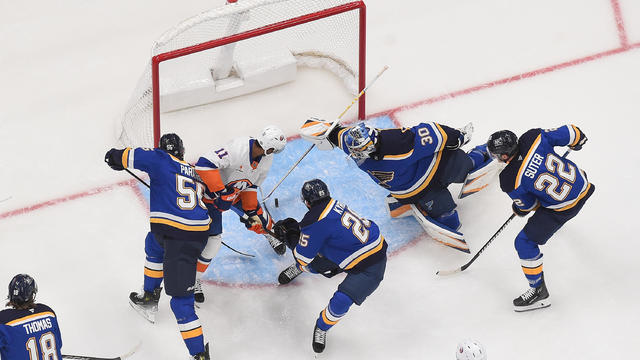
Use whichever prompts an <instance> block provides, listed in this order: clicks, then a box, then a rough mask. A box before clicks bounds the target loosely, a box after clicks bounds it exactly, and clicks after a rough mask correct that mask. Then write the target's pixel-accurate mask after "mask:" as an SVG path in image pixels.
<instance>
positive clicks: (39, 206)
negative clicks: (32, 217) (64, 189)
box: [0, 179, 136, 219]
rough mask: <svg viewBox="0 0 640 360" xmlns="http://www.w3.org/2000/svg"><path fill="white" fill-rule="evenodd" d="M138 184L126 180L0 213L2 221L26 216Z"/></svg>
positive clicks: (133, 180)
mask: <svg viewBox="0 0 640 360" xmlns="http://www.w3.org/2000/svg"><path fill="white" fill-rule="evenodd" d="M135 183H136V180H135V179H132V180H125V181H121V182H118V183H115V184H111V185H105V186H99V187H97V188H93V189H90V190H87V191H83V192H81V193H77V194H73V195H69V196H64V197H61V198H57V199H53V200H49V201H45V202H42V203H39V204H35V205H31V206H27V207H23V208H20V209H16V210H11V211H8V212H5V213H0V219H5V218H8V217H13V216H17V215H22V214H26V213H30V212H32V211H35V210H39V209H42V208H45V207H49V206H54V205H58V204H62V203H65V202H68V201H71V200H77V199H81V198H85V197H89V196H93V195H98V194H102V193H103V192H107V191H111V190H113V189H116V188H119V187H121V186H131V187H133V186H134V185H135Z"/></svg>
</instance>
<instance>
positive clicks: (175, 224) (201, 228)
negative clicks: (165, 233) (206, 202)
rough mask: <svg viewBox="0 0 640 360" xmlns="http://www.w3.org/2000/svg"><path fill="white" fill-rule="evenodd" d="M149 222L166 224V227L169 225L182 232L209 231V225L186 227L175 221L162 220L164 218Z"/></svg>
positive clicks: (153, 219)
mask: <svg viewBox="0 0 640 360" xmlns="http://www.w3.org/2000/svg"><path fill="white" fill-rule="evenodd" d="M149 222H151V223H152V224H164V225H169V226H171V227H174V228H177V229H180V230H185V231H207V230H209V224H207V225H185V224H181V223H179V222H177V221H173V220H169V219H162V218H151V219H149ZM209 223H211V221H209Z"/></svg>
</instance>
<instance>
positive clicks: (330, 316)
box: [316, 291, 353, 331]
mask: <svg viewBox="0 0 640 360" xmlns="http://www.w3.org/2000/svg"><path fill="white" fill-rule="evenodd" d="M351 304H353V301H352V300H351V298H350V297H349V296H347V295H346V294H345V293H343V292H341V291H336V292H335V293H334V294H333V297H332V298H331V300H329V305H327V307H326V308H325V309H324V310H322V312H321V313H320V315H319V316H318V320H317V321H316V326H317V327H318V328H320V329H322V330H324V331H327V330H329V329H331V327H333V325H335V324H337V323H338V321H340V319H341V318H342V317H343V316H344V315H345V314H346V313H347V311H349V307H351Z"/></svg>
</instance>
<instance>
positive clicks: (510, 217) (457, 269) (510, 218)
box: [436, 213, 516, 275]
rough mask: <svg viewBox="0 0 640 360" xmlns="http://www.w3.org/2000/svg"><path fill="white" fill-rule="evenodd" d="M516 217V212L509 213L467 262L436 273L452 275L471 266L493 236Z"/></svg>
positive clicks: (496, 235)
mask: <svg viewBox="0 0 640 360" xmlns="http://www.w3.org/2000/svg"><path fill="white" fill-rule="evenodd" d="M514 217H516V214H515V213H513V214H511V216H509V218H508V219H507V221H505V222H504V224H502V226H500V229H498V231H496V233H495V234H493V236H492V237H491V239H489V241H487V242H486V243H485V244H484V245H483V246H482V247H481V248H480V250H478V252H477V253H476V254H475V255H473V257H472V258H471V260H469V262H467V263H466V264H464V265H462V266H460V267H459V268H456V269H453V270H438V271H436V275H452V274H455V273H459V272H461V271H464V270H465V269H466V268H468V267H469V266H471V264H473V262H474V261H476V259H477V258H478V256H480V254H482V252H483V251H484V250H485V249H486V248H487V247H488V246H489V244H491V242H492V241H493V240H495V238H497V237H498V234H500V233H501V232H502V230H504V228H505V227H507V225H508V224H509V223H510V222H511V220H513V218H514Z"/></svg>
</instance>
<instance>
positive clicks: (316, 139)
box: [300, 118, 497, 253]
mask: <svg viewBox="0 0 640 360" xmlns="http://www.w3.org/2000/svg"><path fill="white" fill-rule="evenodd" d="M300 132H301V135H302V137H303V138H304V139H307V140H309V141H311V142H312V143H314V144H315V145H316V146H317V147H318V148H319V149H321V150H331V149H333V148H334V147H338V148H340V149H341V150H342V151H344V152H345V153H346V154H347V155H349V156H350V157H351V158H353V160H354V161H355V162H356V164H357V165H358V167H359V168H360V169H361V170H363V171H364V172H366V173H367V174H368V175H369V176H370V177H371V179H373V181H375V182H376V183H377V184H378V185H380V186H382V187H383V188H385V189H387V190H388V191H389V192H390V195H389V196H388V197H387V205H388V207H389V210H390V215H391V216H392V217H403V216H409V215H413V216H414V217H415V218H416V219H417V220H418V222H419V223H420V225H421V226H422V227H423V228H424V229H425V231H426V232H427V233H428V234H429V235H430V236H431V237H432V238H433V239H434V240H436V241H438V242H440V243H442V244H444V245H446V246H449V247H452V248H454V249H456V250H460V251H463V252H466V253H469V246H468V245H467V242H466V241H465V240H464V235H463V234H462V233H460V232H459V231H458V230H459V229H460V226H461V224H460V220H459V218H458V212H457V211H456V210H455V208H456V203H455V202H454V201H453V197H452V196H451V193H450V192H449V190H448V189H447V187H448V186H449V185H450V184H452V183H465V186H464V187H463V189H462V192H461V194H460V198H462V197H464V196H467V195H470V194H473V193H475V192H477V191H480V190H482V189H483V188H485V187H486V186H487V185H488V184H489V181H491V179H492V176H493V175H495V173H497V166H495V165H496V164H497V162H496V161H492V159H491V158H490V156H489V154H488V153H487V151H486V145H480V146H477V147H475V148H474V149H473V150H471V151H470V152H469V153H465V152H464V151H462V150H461V149H460V147H461V146H463V145H465V144H467V143H468V142H469V140H470V139H471V134H472V132H473V126H472V124H471V123H469V124H468V125H467V126H465V127H464V128H462V129H453V128H450V127H448V126H445V125H440V124H437V123H420V124H418V125H416V126H413V127H410V128H395V129H376V128H372V127H370V126H367V125H366V124H364V123H359V124H357V125H355V126H352V127H343V126H340V125H339V124H338V121H337V120H336V121H334V122H332V123H331V122H327V121H324V120H319V119H315V118H312V119H309V120H307V121H306V122H305V124H303V125H302V127H301V129H300Z"/></svg>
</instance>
